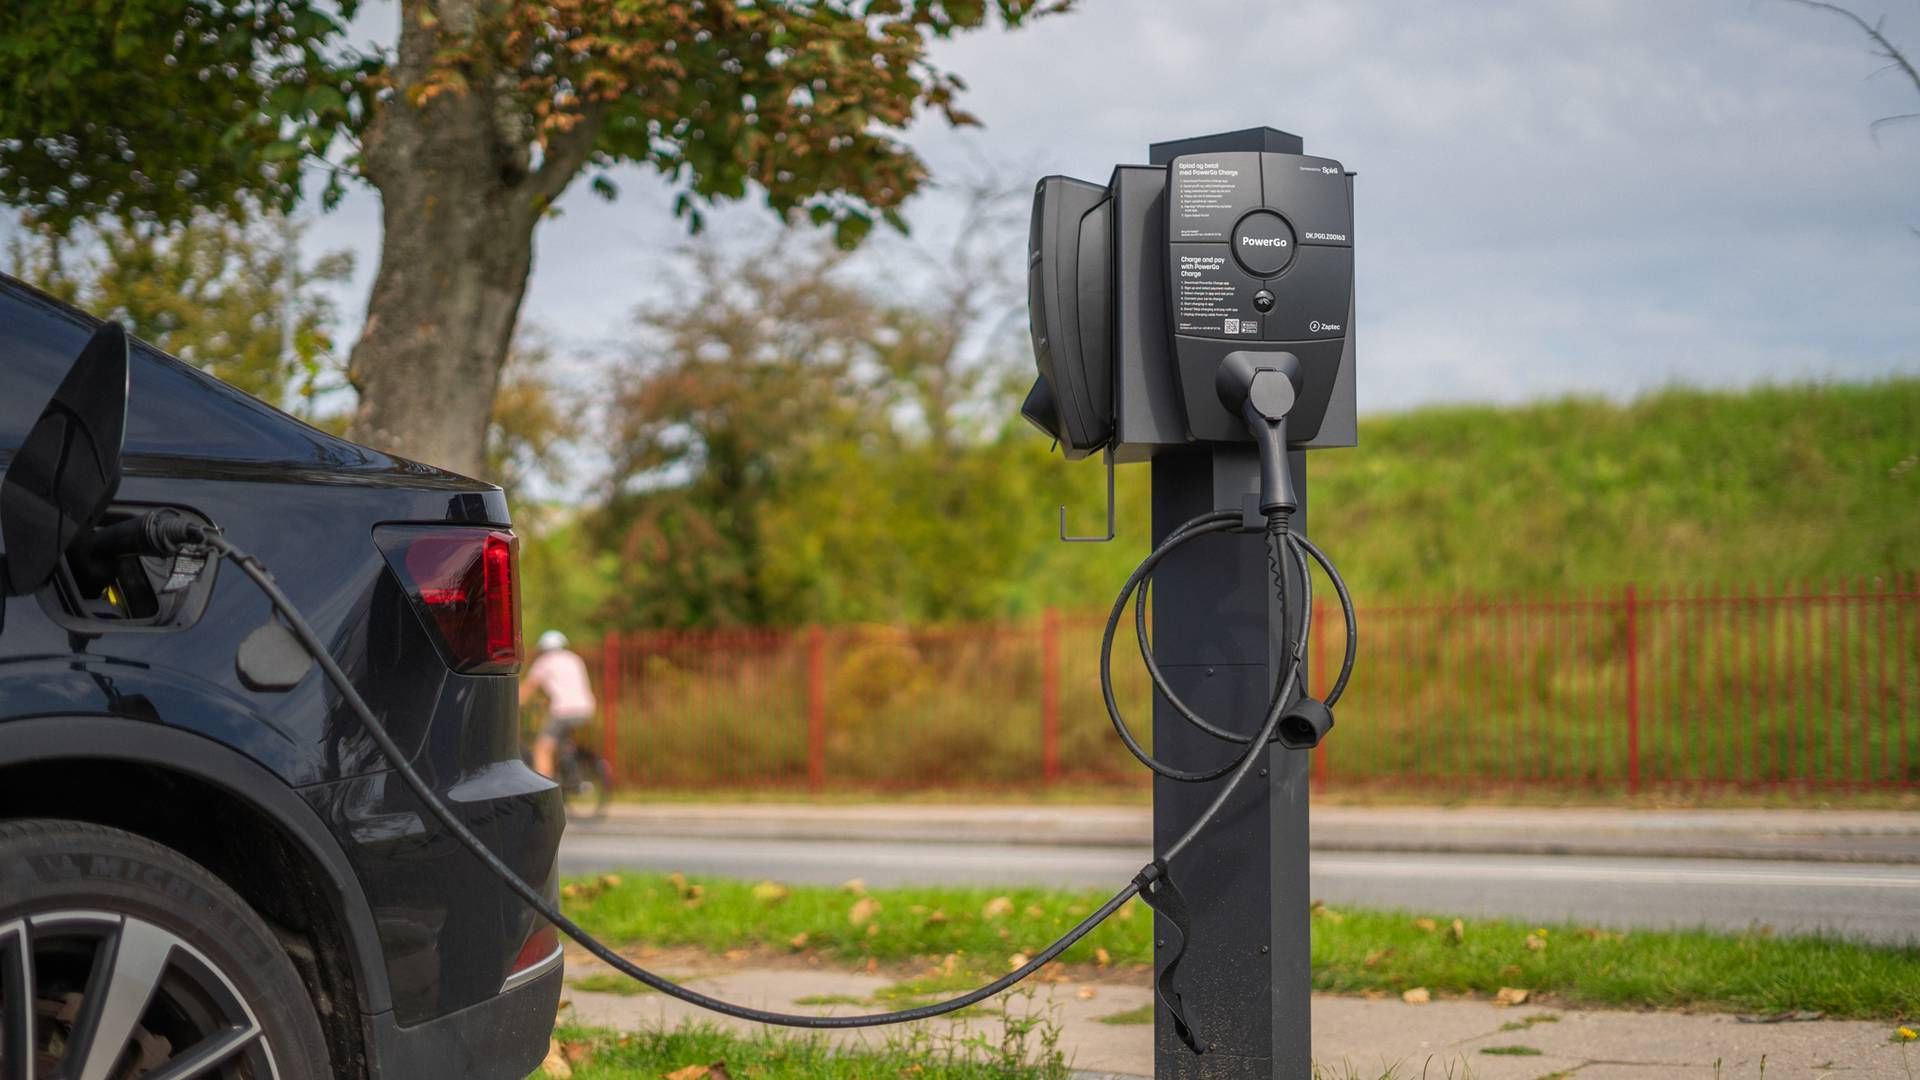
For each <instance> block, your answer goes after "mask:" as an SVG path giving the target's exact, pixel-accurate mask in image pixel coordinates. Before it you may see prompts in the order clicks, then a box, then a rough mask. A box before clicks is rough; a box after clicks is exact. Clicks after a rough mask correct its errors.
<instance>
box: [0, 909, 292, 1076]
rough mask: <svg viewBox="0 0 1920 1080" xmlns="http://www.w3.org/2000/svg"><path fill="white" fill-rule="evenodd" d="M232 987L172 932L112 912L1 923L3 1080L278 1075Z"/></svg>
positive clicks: (254, 1022) (47, 914)
mask: <svg viewBox="0 0 1920 1080" xmlns="http://www.w3.org/2000/svg"><path fill="white" fill-rule="evenodd" d="M278 1076H279V1070H278V1069H277V1068H276V1066H275V1064H274V1058H273V1049H272V1047H271V1046H270V1045H269V1041H268V1038H267V1034H266V1031H265V1030H264V1029H263V1028H262V1027H261V1026H260V1021H259V1018H258V1017H257V1016H256V1015H255V1013H254V1011H253V1009H252V1007H251V1006H250V1005H248V1003H247V1001H246V999H245V998H243V997H242V996H241V995H240V992H239V990H238V989H237V988H236V987H235V986H234V983H233V980H232V979H231V978H229V977H228V976H227V974H226V973H225V972H223V971H221V970H220V968H219V967H218V966H217V965H216V964H214V963H213V961H212V960H210V959H208V957H207V956H206V954H205V953H202V952H201V951H200V950H198V949H196V948H194V947H193V946H192V945H189V944H187V942H186V941H184V940H182V939H181V938H180V936H179V935H178V934H175V933H174V932H172V931H171V930H168V929H166V928H165V927H162V926H159V925H158V924H156V923H153V922H150V921H148V920H146V919H142V918H140V917H138V916H135V915H126V914H121V913H117V912H110V911H94V910H61V911H49V912H39V913H35V914H32V915H28V916H24V917H21V918H15V919H12V920H11V921H8V922H4V923H0V1080H50V1078H52V1077H59V1078H60V1080H189V1078H203V1077H205V1078H216V1077H217V1078H236V1077H237V1078H248V1080H254V1078H270V1080H277V1077H278Z"/></svg>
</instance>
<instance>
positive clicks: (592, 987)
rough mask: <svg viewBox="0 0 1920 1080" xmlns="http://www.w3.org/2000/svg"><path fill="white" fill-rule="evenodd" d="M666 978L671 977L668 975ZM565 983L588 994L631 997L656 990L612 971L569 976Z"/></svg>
mask: <svg viewBox="0 0 1920 1080" xmlns="http://www.w3.org/2000/svg"><path fill="white" fill-rule="evenodd" d="M667 977H668V978H673V976H671V975H669V976H667ZM567 985H568V986H570V987H572V988H573V989H575V990H584V991H586V992H587V993H589V994H619V995H621V996H622V997H633V996H635V995H637V994H652V993H657V992H658V991H656V990H654V988H653V987H651V986H648V985H647V984H646V983H643V982H640V981H639V980H637V979H629V978H627V977H626V976H625V975H622V974H620V973H618V972H614V971H596V972H594V973H592V974H590V975H575V976H569V977H568V979H567Z"/></svg>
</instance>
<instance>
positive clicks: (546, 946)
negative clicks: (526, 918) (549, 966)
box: [507, 919, 560, 981]
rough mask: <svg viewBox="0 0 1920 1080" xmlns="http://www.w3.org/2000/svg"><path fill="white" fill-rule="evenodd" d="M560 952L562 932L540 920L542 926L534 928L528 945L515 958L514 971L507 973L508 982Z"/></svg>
mask: <svg viewBox="0 0 1920 1080" xmlns="http://www.w3.org/2000/svg"><path fill="white" fill-rule="evenodd" d="M559 951H560V931H558V930H555V929H554V928H553V924H552V923H550V922H548V921H546V920H545V919H542V920H540V925H539V926H537V927H535V928H534V930H533V933H531V934H528V935H527V941H526V944H524V945H522V946H520V952H519V953H518V955H516V956H514V958H513V969H512V970H511V971H509V972H507V978H508V980H509V981H511V980H512V979H513V976H515V975H518V974H520V973H521V972H523V971H526V970H527V969H528V968H532V967H536V966H538V965H539V964H542V963H544V962H546V961H547V960H549V959H551V958H552V956H553V954H554V953H556V952H559Z"/></svg>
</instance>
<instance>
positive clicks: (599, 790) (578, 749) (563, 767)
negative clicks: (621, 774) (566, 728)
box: [520, 737, 613, 818]
mask: <svg viewBox="0 0 1920 1080" xmlns="http://www.w3.org/2000/svg"><path fill="white" fill-rule="evenodd" d="M559 743H560V745H559V746H557V747H556V748H555V749H554V752H553V765H554V769H553V771H554V772H555V773H557V774H558V775H557V776H555V777H554V783H557V784H559V785H560V797H561V800H562V801H563V802H565V804H566V807H567V816H568V817H569V818H598V817H604V816H606V813H607V801H608V800H609V799H610V798H612V796H613V768H612V767H611V766H609V765H608V764H607V762H606V759H604V758H602V757H601V756H600V754H599V753H598V752H597V751H595V750H594V749H593V748H592V747H590V746H586V745H584V744H582V743H581V742H580V741H579V740H578V739H575V738H572V737H568V738H564V739H561V740H559ZM520 757H521V759H522V760H523V761H525V762H526V763H527V765H528V767H529V768H531V767H532V765H533V748H532V747H531V746H528V745H526V744H525V743H522V744H521V746H520Z"/></svg>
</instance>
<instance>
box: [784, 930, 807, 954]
mask: <svg viewBox="0 0 1920 1080" xmlns="http://www.w3.org/2000/svg"><path fill="white" fill-rule="evenodd" d="M812 940H813V936H812V935H810V934H808V933H807V932H806V931H805V930H802V931H800V932H799V933H797V934H795V935H793V936H792V937H790V938H788V939H787V947H788V948H789V949H794V950H796V951H797V950H800V949H804V948H806V947H807V942H809V941H812Z"/></svg>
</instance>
